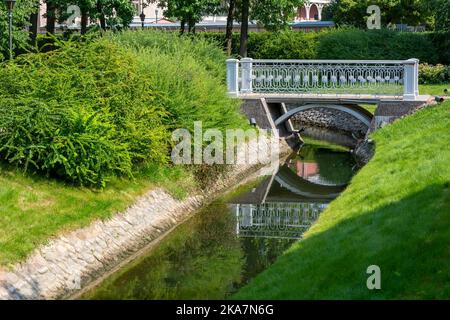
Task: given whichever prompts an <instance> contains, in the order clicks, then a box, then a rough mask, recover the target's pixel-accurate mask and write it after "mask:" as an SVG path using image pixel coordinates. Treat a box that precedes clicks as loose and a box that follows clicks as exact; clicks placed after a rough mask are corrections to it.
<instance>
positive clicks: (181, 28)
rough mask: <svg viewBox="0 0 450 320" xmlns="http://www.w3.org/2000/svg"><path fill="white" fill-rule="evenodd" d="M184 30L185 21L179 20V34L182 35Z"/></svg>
mask: <svg viewBox="0 0 450 320" xmlns="http://www.w3.org/2000/svg"><path fill="white" fill-rule="evenodd" d="M185 29H186V20H184V19H183V20H181V25H180V34H184V30H185Z"/></svg>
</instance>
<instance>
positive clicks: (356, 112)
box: [275, 104, 372, 128]
mask: <svg viewBox="0 0 450 320" xmlns="http://www.w3.org/2000/svg"><path fill="white" fill-rule="evenodd" d="M314 108H328V109H334V110H339V111H343V112H345V113H347V114H349V115H351V116H353V117H354V118H356V119H358V120H359V121H361V122H362V123H363V124H365V125H366V126H367V127H368V128H369V127H370V123H371V121H372V116H371V115H370V113H369V112H368V111H367V110H365V109H364V108H362V107H360V106H354V105H352V106H348V105H337V104H306V105H303V106H300V107H297V108H294V109H291V110H288V111H287V112H286V113H284V114H283V115H282V116H280V117H279V118H278V119H276V120H275V126H279V125H281V124H282V123H284V122H286V121H287V120H289V119H290V118H292V117H293V116H294V115H296V114H297V113H299V112H301V111H305V110H308V109H314Z"/></svg>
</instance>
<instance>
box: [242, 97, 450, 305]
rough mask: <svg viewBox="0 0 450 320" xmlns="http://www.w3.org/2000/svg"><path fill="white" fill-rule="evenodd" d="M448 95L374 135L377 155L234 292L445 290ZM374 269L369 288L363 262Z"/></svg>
mask: <svg viewBox="0 0 450 320" xmlns="http://www.w3.org/2000/svg"><path fill="white" fill-rule="evenodd" d="M449 123H450V101H448V102H445V103H443V104H440V105H438V106H434V107H429V108H426V109H424V110H422V111H420V112H418V113H416V114H415V115H413V116H410V117H407V118H405V119H403V120H401V121H397V122H396V123H394V124H393V125H390V126H387V127H385V128H383V129H381V130H379V131H378V132H376V133H375V134H373V139H374V141H375V143H376V154H375V156H374V158H373V159H372V160H371V161H370V162H369V164H368V165H366V166H365V167H364V168H363V169H361V171H360V172H359V173H358V174H357V175H356V176H355V177H354V178H353V180H352V182H351V184H350V185H349V187H348V188H347V190H346V191H345V192H344V193H343V194H342V196H341V197H339V198H338V199H337V200H335V201H333V202H332V203H331V204H330V206H329V207H328V208H327V209H326V210H325V211H324V213H323V214H322V215H321V216H320V217H319V219H318V221H317V222H316V223H315V224H314V225H313V227H312V228H311V229H310V230H309V231H308V232H307V233H306V234H305V237H304V239H303V240H301V241H298V242H297V243H296V244H294V245H293V246H292V247H291V248H290V249H289V250H288V251H287V252H285V254H284V255H283V256H281V257H280V258H279V259H278V260H277V262H276V263H275V264H274V265H273V266H272V267H271V268H269V269H268V270H266V271H265V272H263V273H262V274H261V275H259V276H258V277H256V278H255V279H254V280H253V281H252V282H251V283H250V284H249V285H247V286H246V287H244V288H243V289H242V290H241V291H239V292H238V294H236V296H235V298H238V299H341V298H342V299H435V298H445V299H449V298H450V165H449V164H450V153H449V149H450V127H449ZM370 265H378V266H379V267H380V268H381V290H373V291H371V290H368V289H367V287H366V281H367V278H368V277H369V275H368V274H367V273H366V271H367V267H369V266H370Z"/></svg>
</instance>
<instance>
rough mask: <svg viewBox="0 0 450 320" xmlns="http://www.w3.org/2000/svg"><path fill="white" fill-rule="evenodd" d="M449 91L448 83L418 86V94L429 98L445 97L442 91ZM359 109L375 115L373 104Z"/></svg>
mask: <svg viewBox="0 0 450 320" xmlns="http://www.w3.org/2000/svg"><path fill="white" fill-rule="evenodd" d="M446 88H448V89H450V83H443V84H420V85H419V93H420V94H429V95H431V96H446V93H444V89H446ZM447 95H448V94H447ZM361 107H363V108H364V109H366V110H367V111H369V112H370V113H372V114H373V113H375V109H376V108H377V106H376V105H374V104H361Z"/></svg>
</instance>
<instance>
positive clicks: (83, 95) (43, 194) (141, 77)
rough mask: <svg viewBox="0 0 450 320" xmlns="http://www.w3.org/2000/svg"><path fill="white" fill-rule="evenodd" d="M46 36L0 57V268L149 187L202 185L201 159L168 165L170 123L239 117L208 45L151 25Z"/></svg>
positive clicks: (232, 123)
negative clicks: (26, 49) (83, 36)
mask: <svg viewBox="0 0 450 320" xmlns="http://www.w3.org/2000/svg"><path fill="white" fill-rule="evenodd" d="M57 45H58V49H56V50H54V51H51V52H46V53H30V54H24V55H21V56H20V57H18V58H16V59H15V60H14V61H10V62H4V63H2V64H1V65H0V128H2V130H1V132H0V268H1V267H2V266H7V265H11V264H13V263H16V262H18V261H21V260H23V259H24V258H26V256H27V255H28V254H29V253H30V252H32V250H33V249H35V248H36V247H38V246H40V245H43V244H45V243H46V242H47V241H48V240H49V239H51V238H52V237H55V236H57V235H59V234H61V233H62V232H64V231H67V230H73V229H75V228H78V227H82V226H85V225H87V224H89V223H90V222H92V221H93V220H95V219H104V218H108V217H110V216H111V215H112V214H113V213H115V212H117V211H120V210H123V209H124V208H126V207H127V206H128V205H130V204H132V203H133V202H134V201H135V200H136V198H137V197H138V196H139V195H141V194H143V193H145V192H146V191H148V190H150V189H152V188H155V187H164V188H165V189H167V190H168V191H169V192H171V193H172V194H173V195H174V196H176V197H180V198H181V197H184V196H186V195H187V194H188V193H190V192H192V191H195V190H199V189H200V188H205V187H206V186H207V185H208V183H210V182H212V181H213V180H214V179H215V178H214V177H210V176H212V174H210V175H208V172H209V171H208V170H209V168H206V170H205V168H204V167H202V168H198V167H193V166H175V167H174V166H172V165H170V151H171V147H172V145H173V144H174V142H173V141H171V133H172V131H173V130H175V129H177V128H187V129H192V127H193V121H194V120H195V121H202V124H203V128H204V129H208V128H217V129H219V130H225V129H226V128H242V127H245V126H246V125H247V122H246V120H245V119H244V117H243V116H242V115H241V114H240V112H239V106H238V103H237V101H235V100H234V99H231V98H229V97H228V96H227V89H226V85H225V75H224V64H225V59H226V56H225V54H224V53H223V52H222V50H221V49H220V48H218V47H216V46H215V45H212V44H209V43H207V42H205V41H202V40H198V39H190V38H187V37H184V38H182V37H178V35H176V34H172V33H160V32H124V33H120V34H115V35H108V36H105V37H103V38H101V39H89V40H88V41H86V42H76V41H72V42H61V43H57ZM208 178H209V180H208Z"/></svg>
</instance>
